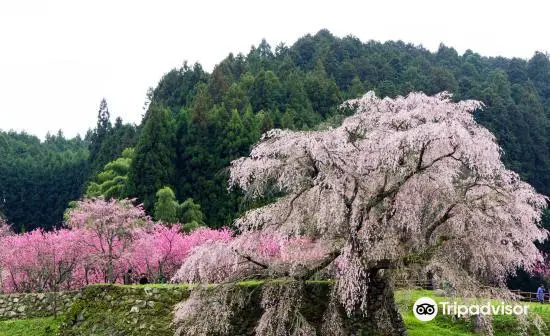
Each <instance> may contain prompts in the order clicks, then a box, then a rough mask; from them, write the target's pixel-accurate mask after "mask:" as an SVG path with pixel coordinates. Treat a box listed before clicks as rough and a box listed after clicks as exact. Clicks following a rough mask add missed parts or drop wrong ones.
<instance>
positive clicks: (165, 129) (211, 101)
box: [0, 30, 550, 227]
mask: <svg viewBox="0 0 550 336" xmlns="http://www.w3.org/2000/svg"><path fill="white" fill-rule="evenodd" d="M368 90H374V91H376V93H377V94H378V95H379V96H395V95H402V94H407V93H408V92H410V91H424V92H426V93H428V94H433V93H436V92H439V91H444V90H447V91H450V92H452V93H454V94H455V98H456V99H478V100H481V101H483V102H484V103H485V104H486V108H485V109H484V110H483V111H479V112H477V114H476V118H477V119H478V121H479V122H480V123H482V124H483V125H484V126H486V127H488V128H489V129H490V130H491V131H492V132H494V133H495V134H496V135H497V137H498V140H499V143H500V144H501V145H502V147H503V149H504V152H505V154H504V161H505V163H506V164H507V166H508V167H509V168H511V169H513V170H515V171H517V172H518V173H520V174H521V176H522V177H523V178H524V179H526V180H527V181H528V182H529V183H531V184H532V185H534V186H535V187H536V188H537V190H538V191H540V192H542V193H545V194H547V195H548V194H550V158H549V155H548V154H549V150H548V148H549V144H550V129H549V126H550V60H549V58H548V55H546V54H543V53H540V52H537V53H534V56H533V57H532V58H531V59H529V60H523V59H517V58H514V59H508V58H502V57H496V58H488V57H483V56H481V55H479V54H476V53H474V52H472V51H470V50H468V51H466V52H465V53H464V54H463V55H459V54H458V53H457V52H456V51H455V50H454V49H453V48H450V47H446V46H443V45H442V46H440V48H439V49H438V50H437V52H430V51H428V50H426V49H424V48H422V47H419V46H414V45H410V44H406V43H403V42H386V43H379V42H374V41H369V42H366V43H363V42H361V41H360V40H359V39H357V38H355V37H351V36H349V37H344V38H338V37H335V36H333V35H332V34H331V33H330V32H328V31H327V30H321V31H319V32H318V33H317V34H315V35H313V36H312V35H307V36H304V37H302V38H300V39H299V40H298V41H297V42H296V43H295V44H293V45H292V46H286V45H284V44H281V45H278V46H276V47H274V48H273V47H271V46H270V45H269V44H268V43H267V42H266V41H262V42H261V43H260V44H259V45H258V46H257V47H253V48H252V49H251V50H250V52H249V53H248V54H247V55H242V54H239V55H232V54H230V55H229V56H228V57H227V58H226V59H224V60H222V61H221V62H220V63H219V64H218V65H216V66H215V67H214V69H213V70H212V72H211V73H207V72H206V71H204V70H203V68H202V67H201V65H200V64H194V65H188V64H184V65H183V66H182V67H181V68H179V69H173V70H171V71H170V72H168V73H167V74H166V75H165V76H164V77H163V78H162V79H161V80H160V82H159V84H158V86H157V87H156V88H154V89H153V90H152V91H150V92H149V95H148V98H149V107H148V110H147V112H146V113H145V115H144V118H143V121H142V124H141V125H140V126H138V127H137V129H136V128H135V127H133V126H131V125H125V124H123V123H122V121H120V120H117V122H116V123H115V125H114V126H112V125H111V121H110V119H109V113H108V110H107V106H106V104H103V102H102V104H101V106H100V111H99V114H98V124H97V125H96V127H95V129H94V131H93V132H91V133H90V134H88V136H87V137H86V140H88V141H87V142H86V141H79V140H70V141H67V140H63V139H62V138H59V139H58V138H57V137H54V139H58V142H61V143H63V144H66V145H65V147H63V148H62V149H60V148H57V147H55V149H53V148H54V146H53V142H54V141H53V140H46V142H45V143H44V144H38V140H37V139H36V138H32V137H29V136H26V135H16V134H8V135H7V139H8V140H9V141H11V142H8V143H9V147H8V149H7V150H6V148H4V145H3V144H2V145H1V146H0V153H1V154H2V159H1V160H0V165H2V166H1V172H0V174H1V175H0V192H2V193H3V194H4V197H5V198H6V201H5V202H4V205H3V211H4V212H5V214H6V216H7V217H8V220H9V221H11V222H12V223H16V224H18V225H22V224H25V225H26V226H27V227H34V226H37V225H42V226H45V227H49V226H52V225H54V224H56V223H58V222H59V221H61V215H62V212H63V211H62V209H63V208H64V206H66V205H67V202H68V201H69V200H70V199H75V198H78V196H79V195H80V194H81V192H82V191H83V190H85V189H84V188H83V184H84V182H85V181H87V180H92V181H95V182H96V183H107V184H109V185H110V183H115V182H116V183H119V184H120V185H121V186H122V189H119V190H124V192H123V193H122V195H124V196H131V197H137V198H138V199H139V200H140V201H143V202H144V204H145V207H146V209H147V210H148V211H149V212H150V213H152V211H153V206H154V202H155V196H156V192H157V191H158V190H159V189H161V188H163V187H164V186H170V187H171V188H172V189H173V190H174V192H175V195H176V198H177V200H179V201H184V200H186V199H188V198H192V199H193V200H194V202H196V203H198V204H200V206H201V208H202V211H203V212H204V214H205V219H204V221H205V222H206V223H207V224H208V225H210V226H214V227H219V226H222V225H227V224H229V223H231V221H232V219H233V218H235V217H236V215H237V213H238V212H239V211H242V210H243V209H245V208H247V207H249V206H251V205H250V204H248V203H247V202H246V201H245V199H244V198H243V197H242V196H241V195H240V194H239V193H238V192H233V193H231V194H228V192H227V174H228V173H227V169H226V168H227V166H228V164H229V162H230V161H231V160H232V159H235V158H237V157H239V156H243V155H246V154H247V152H248V151H249V149H250V146H251V145H252V144H254V143H255V142H256V141H257V140H258V139H259V137H260V134H261V133H262V132H265V131H266V130H269V129H271V128H273V127H280V128H291V129H312V128H316V127H323V125H320V124H324V125H326V124H337V123H338V121H339V120H341V118H342V115H344V114H345V113H346V111H340V110H338V106H339V105H340V104H341V103H342V102H343V101H344V100H345V99H348V98H353V97H357V96H360V95H362V94H363V93H365V92H366V91H368ZM105 111H107V112H106V113H105ZM17 143H21V145H17ZM23 144H24V145H25V146H27V147H32V148H34V147H36V148H44V149H47V151H46V153H49V154H47V155H45V154H44V155H39V154H33V153H32V151H31V152H29V154H25V155H23V156H22V157H21V158H16V157H15V154H14V153H17V151H18V150H19V149H18V148H19V147H21V146H23ZM88 145H89V147H88V148H89V155H88V159H87V161H86V159H85V158H86V150H85V148H84V147H85V146H88ZM126 147H134V152H133V153H132V156H131V158H130V157H126V158H125V159H124V160H125V161H124V162H125V163H126V164H127V165H129V166H128V167H126V168H124V169H123V170H124V171H123V172H122V173H120V172H118V173H115V170H113V169H111V168H112V167H113V166H114V165H111V166H110V167H111V168H109V169H110V170H109V169H106V170H105V171H103V173H102V174H103V175H101V174H100V176H97V175H96V174H97V173H98V172H100V171H102V170H103V166H104V165H105V164H107V163H108V162H110V161H113V160H115V159H116V158H118V157H120V156H121V153H122V150H123V149H124V148H126ZM6 151H7V153H11V154H10V156H4V153H5V152H6ZM27 151H30V149H27ZM35 151H38V149H36V150H35ZM23 152H24V153H27V152H25V151H23ZM67 153H72V154H71V155H67ZM47 158H49V159H47ZM56 158H57V159H56ZM48 160H51V161H53V162H55V164H53V163H52V164H50V165H49V166H51V167H56V168H55V169H54V168H51V169H44V168H43V167H49V166H48V164H45V163H44V162H50V161H48ZM23 162H26V163H23ZM118 162H119V163H120V162H122V161H118ZM5 167H7V168H5ZM33 167H34V168H33ZM63 169H66V170H67V171H64V170H63ZM88 172H90V175H87V173H88ZM117 174H121V175H117ZM35 180H36V181H39V184H37V185H35V184H34V183H31V181H35ZM17 181H19V182H17ZM21 181H25V183H27V184H25V183H23V182H21ZM66 185H70V186H71V187H70V188H69V187H68V186H66ZM31 186H32V187H31ZM33 188H34V189H33ZM97 190H101V188H99V189H95V191H94V192H95V193H96V194H97ZM61 191H62V192H61ZM99 193H101V191H100V192H99ZM38 195H41V196H38ZM42 195H44V196H42ZM53 204H55V205H56V206H55V207H53V208H55V211H51V210H49V209H52V205H53ZM41 221H42V222H41Z"/></svg>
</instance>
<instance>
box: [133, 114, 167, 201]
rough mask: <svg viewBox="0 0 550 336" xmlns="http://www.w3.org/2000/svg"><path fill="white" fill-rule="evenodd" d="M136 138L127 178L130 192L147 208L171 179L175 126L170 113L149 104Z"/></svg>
mask: <svg viewBox="0 0 550 336" xmlns="http://www.w3.org/2000/svg"><path fill="white" fill-rule="evenodd" d="M147 114H148V118H147V119H146V121H145V125H144V126H143V129H142V131H141V134H140V137H139V139H138V142H137V145H136V149H135V156H134V160H133V161H132V165H131V167H130V173H129V179H130V183H131V187H132V195H134V196H137V197H138V199H139V200H140V201H142V202H143V205H144V207H145V208H146V209H147V210H151V208H152V206H153V204H154V201H155V194H156V192H157V190H158V189H160V188H162V187H164V186H166V185H172V184H173V183H174V180H175V159H176V146H175V125H174V121H173V119H172V116H171V113H170V111H169V110H168V109H166V108H165V107H163V106H159V105H156V104H152V105H150V106H149V109H148V111H147Z"/></svg>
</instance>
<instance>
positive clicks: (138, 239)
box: [127, 223, 232, 282]
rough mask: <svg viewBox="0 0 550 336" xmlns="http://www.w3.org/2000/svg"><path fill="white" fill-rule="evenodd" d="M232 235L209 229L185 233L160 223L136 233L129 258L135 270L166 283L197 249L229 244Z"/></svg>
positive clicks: (225, 231)
mask: <svg viewBox="0 0 550 336" xmlns="http://www.w3.org/2000/svg"><path fill="white" fill-rule="evenodd" d="M231 236H232V232H231V231H229V230H225V229H222V230H212V229H206V228H200V229H197V230H195V231H193V232H191V233H189V234H182V233H180V226H179V225H177V224H174V225H172V226H171V227H168V226H166V225H163V224H159V223H157V224H155V225H153V226H152V227H144V228H139V229H137V230H135V232H134V241H133V244H132V247H131V249H130V250H129V252H128V253H129V255H128V258H127V259H128V260H129V263H130V264H131V268H132V269H133V270H135V271H137V272H138V273H144V274H146V275H147V276H148V277H149V278H150V279H157V280H159V281H161V282H162V281H164V280H169V279H170V278H172V276H173V275H174V273H175V272H176V271H177V270H178V269H179V268H180V267H181V265H182V263H183V262H184V261H185V259H186V258H187V256H188V255H189V253H190V252H191V251H192V250H193V249H194V248H196V247H198V246H200V245H203V244H209V243H211V242H217V241H222V242H225V241H229V240H230V239H231Z"/></svg>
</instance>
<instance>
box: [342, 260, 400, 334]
mask: <svg viewBox="0 0 550 336" xmlns="http://www.w3.org/2000/svg"><path fill="white" fill-rule="evenodd" d="M368 274H369V287H368V291H367V308H366V316H365V315H364V314H365V313H364V312H363V311H361V310H360V309H359V308H358V309H357V311H356V313H354V314H352V316H351V317H350V318H349V322H351V323H350V324H348V326H349V328H350V329H349V330H348V331H349V332H351V334H353V333H354V332H358V330H360V331H361V332H363V333H364V332H366V334H367V335H380V336H382V335H384V336H386V335H387V336H390V335H391V336H400V335H407V331H406V329H405V323H404V322H403V319H402V318H401V314H400V313H399V310H398V309H397V305H396V303H395V298H394V292H393V287H392V285H391V283H390V281H389V279H388V277H387V276H386V275H384V271H383V270H378V269H376V270H371V271H369V272H368ZM365 322H366V324H367V327H368V328H367V330H365ZM357 324H360V325H361V326H358V325H357ZM361 335H362V334H361Z"/></svg>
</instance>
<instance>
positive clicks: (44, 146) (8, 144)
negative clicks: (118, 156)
mask: <svg viewBox="0 0 550 336" xmlns="http://www.w3.org/2000/svg"><path fill="white" fill-rule="evenodd" d="M87 147H88V145H87V142H86V141H83V140H81V139H80V138H75V139H71V140H67V139H65V138H64V137H63V134H62V133H58V134H57V135H52V136H47V137H46V139H45V141H44V142H40V140H39V139H38V138H37V137H35V136H31V135H28V134H24V133H14V132H2V131H0V158H1V159H0V211H1V212H3V213H4V214H5V216H6V217H7V218H8V220H9V221H10V223H13V225H14V226H15V228H16V230H18V231H19V230H22V229H26V230H31V229H34V228H37V227H43V228H47V229H49V228H51V227H52V226H54V225H56V224H60V222H61V220H62V218H63V211H64V210H65V208H66V207H67V202H69V201H70V200H72V199H75V198H78V197H79V196H80V194H81V193H82V186H83V184H84V181H85V179H86V177H87V174H88V149H87Z"/></svg>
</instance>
